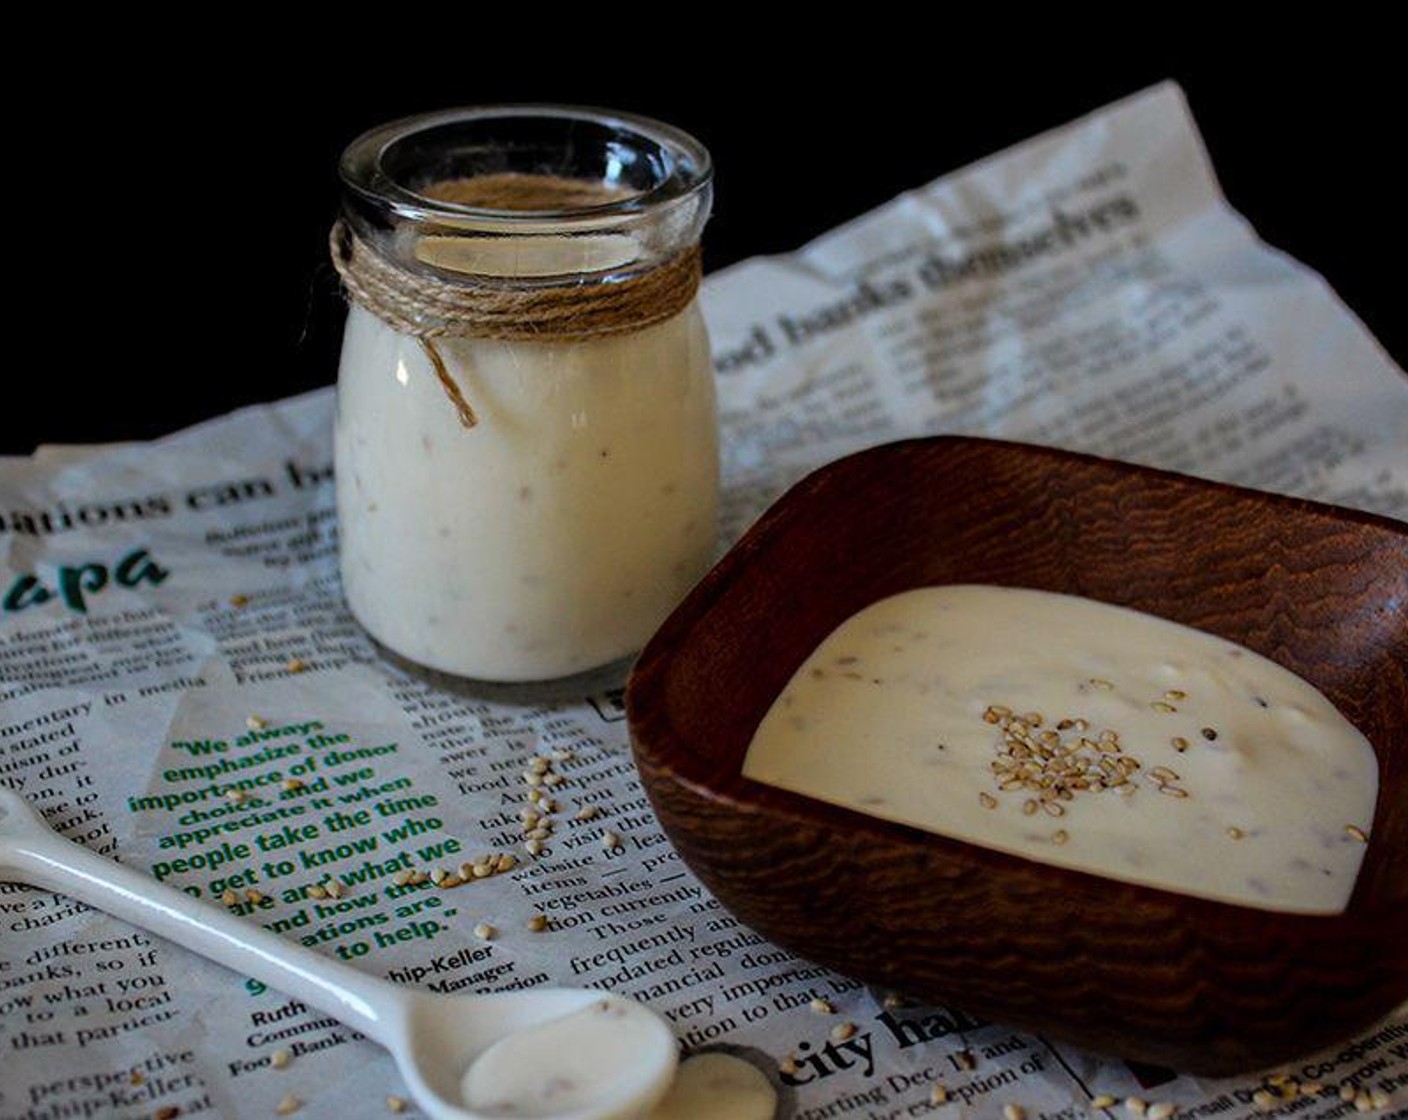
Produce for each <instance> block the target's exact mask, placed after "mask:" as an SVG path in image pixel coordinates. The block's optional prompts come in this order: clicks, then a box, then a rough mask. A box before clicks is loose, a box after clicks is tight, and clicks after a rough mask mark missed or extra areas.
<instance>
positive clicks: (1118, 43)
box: [0, 8, 1408, 452]
mask: <svg viewBox="0 0 1408 1120" xmlns="http://www.w3.org/2000/svg"><path fill="white" fill-rule="evenodd" d="M778 11H781V9H779V10H778ZM800 12H801V10H799V12H798V13H796V15H797V18H800ZM711 13H713V10H712V9H710V10H708V11H705V10H703V9H694V10H691V9H684V8H681V9H678V11H677V12H675V15H676V16H678V17H679V22H676V23H673V24H670V25H669V27H670V28H673V30H670V29H668V28H667V26H666V25H665V24H664V23H662V24H661V26H660V28H659V30H658V33H656V34H653V35H645V36H636V37H633V38H632V40H631V41H630V42H627V41H625V39H624V38H623V37H621V36H620V35H619V33H618V31H617V30H616V29H614V28H613V27H610V26H603V25H602V24H601V21H599V20H598V21H593V22H590V23H588V24H584V27H583V29H582V30H581V31H580V32H578V33H573V32H571V30H570V29H569V32H568V33H567V34H564V35H558V34H553V35H551V36H550V38H551V46H546V47H541V48H539V47H538V46H537V45H536V44H537V42H538V40H537V39H535V38H533V36H534V35H535V34H537V32H536V31H535V30H534V28H533V26H532V25H533V24H534V22H535V21H537V22H539V23H541V25H542V27H543V29H544V32H543V33H544V34H545V35H546V34H548V31H549V30H550V28H551V26H552V25H553V24H554V21H555V17H551V16H549V15H546V14H541V15H533V14H529V13H526V12H525V14H524V17H523V20H522V21H521V22H520V23H519V24H518V25H516V26H514V27H513V28H512V29H511V30H508V31H505V30H504V29H502V28H500V29H497V30H491V29H488V28H486V27H482V26H480V25H479V24H478V22H477V21H471V20H469V19H467V18H460V19H456V18H448V22H447V23H445V24H432V23H428V22H427V17H426V15H425V13H418V15H417V16H415V17H414V18H416V19H417V20H418V21H419V22H418V23H416V24H415V25H414V26H411V25H409V23H408V24H407V25H405V26H402V25H401V24H400V23H399V22H398V20H400V19H404V20H407V21H409V20H411V19H412V15H411V13H409V12H406V13H399V14H398V18H397V19H391V18H389V17H388V16H387V14H386V13H385V12H380V13H379V14H378V16H377V18H376V20H375V21H373V20H371V19H370V18H367V19H365V20H364V21H363V22H362V23H358V22H357V21H356V20H355V19H353V20H350V21H349V22H348V23H347V24H346V26H343V27H340V28H338V29H336V33H334V32H332V31H330V32H328V34H327V35H326V36H323V35H318V36H310V37H308V38H307V39H306V40H303V41H299V42H297V43H292V42H288V41H287V40H286V39H285V38H283V37H282V35H283V33H282V32H279V33H278V34H276V33H275V32H274V31H272V30H263V29H254V28H250V27H242V28H237V29H234V30H231V29H230V28H225V27H222V26H219V25H212V29H211V30H208V31H205V32H202V33H200V34H199V35H195V34H194V33H191V34H190V35H189V36H188V37H186V38H182V39H180V40H172V41H169V42H167V43H166V45H162V43H161V42H160V41H158V40H155V39H152V38H151V37H150V36H148V35H143V34H141V33H134V31H133V29H132V28H126V27H124V28H122V29H121V30H120V32H119V31H118V30H115V31H114V34H115V35H118V36H119V37H118V38H117V39H115V40H114V41H113V43H112V44H111V45H110V46H105V45H104V43H103V42H102V34H101V33H100V32H94V31H93V29H91V28H87V29H86V30H85V39H84V43H83V46H82V50H78V49H76V48H75V49H74V50H72V51H70V50H69V49H68V48H67V47H65V46H63V45H60V47H59V48H58V49H55V50H53V51H52V52H50V51H48V50H47V48H46V50H45V51H44V52H42V54H41V57H42V59H43V66H42V67H41V68H40V71H39V72H40V73H44V74H46V75H47V78H46V79H45V80H43V81H35V82H32V83H30V84H29V85H28V86H27V87H26V88H24V89H23V90H22V92H21V95H20V98H19V102H17V103H16V105H15V106H14V107H13V112H12V119H11V125H10V128H9V129H8V136H7V148H8V162H7V166H8V180H9V184H10V189H9V191H8V195H9V201H8V202H7V208H8V214H9V216H8V221H7V223H6V228H7V242H8V244H9V248H10V264H11V267H12V269H13V272H12V280H14V279H18V280H19V282H20V283H19V287H18V292H19V295H18V298H17V299H15V298H13V297H12V300H11V323H12V329H13V333H12V336H11V337H12V338H15V339H17V340H18V341H17V344H16V351H15V352H14V353H13V354H12V356H11V358H10V360H9V361H8V362H7V365H9V366H10V375H9V377H8V378H7V379H6V380H7V381H8V385H6V387H5V389H4V392H5V398H4V399H5V401H6V404H5V406H4V407H3V409H2V410H0V432H3V436H2V437H0V451H5V452H27V451H30V450H32V449H33V448H34V446H35V445H37V444H39V443H48V442H87V441H94V440H120V439H139V438H147V437H151V436H155V435H160V434H162V433H164V432H167V431H170V430H173V429H175V428H178V427H181V426H184V425H186V424H190V423H194V422H196V421H198V420H201V419H204V418H206V417H209V416H213V415H217V414H219V413H222V412H225V411H228V410H229V409H231V408H234V407H237V406H239V405H242V404H247V403H252V402H255V401H262V400H272V399H277V398H279V397H283V396H287V395H290V394H293V393H296V392H300V391H303V390H306V389H310V388H313V387H316V386H319V385H325V384H330V383H331V382H332V381H333V379H334V376H335V370H336V355H337V347H338V337H339V332H340V323H341V318H340V316H341V305H340V300H339V297H338V295H337V291H336V285H335V282H334V279H335V278H334V275H333V273H332V270H331V268H330V266H328V265H327V264H326V232H327V227H328V225H329V224H330V222H331V219H332V217H333V215H334V212H335V208H336V200H337V183H336V176H335V164H336V160H337V156H338V154H339V152H340V151H341V149H342V147H343V146H344V145H345V144H346V143H347V142H348V141H350V140H351V139H352V138H353V137H354V136H355V135H357V134H358V133H359V132H361V131H362V130H364V129H366V128H368V127H371V126H372V125H375V124H377V123H380V122H382V121H384V120H387V119H389V118H392V117H397V116H402V115H406V114H409V113H415V112H421V111H426V110H431V109H437V108H444V107H447V106H453V105H465V104H473V103H486V102H496V101H518V102H522V101H561V102H571V103H577V104H589V105H602V106H608V107H613V108H618V109H623V110H628V111H633V112H639V113H645V114H647V115H651V116H656V117H659V118H661V119H664V120H668V121H670V122H671V123H674V124H676V125H679V126H680V127H682V128H684V129H686V130H688V131H690V132H692V133H694V134H695V135H696V136H698V137H699V138H700V139H701V140H702V141H704V143H705V144H706V145H707V146H708V147H709V148H710V150H711V152H712V153H713V156H714V160H715V165H716V202H715V211H714V218H713V219H712V221H711V223H710V225H709V227H708V228H707V230H706V233H705V251H706V253H705V266H706V269H707V270H710V271H712V270H715V269H717V268H719V267H722V266H724V265H726V264H729V263H731V262H733V261H736V260H739V259H742V258H745V257H748V256H753V255H756V254H764V253H780V252H788V251H790V250H792V249H795V248H796V247H798V246H800V245H801V244H803V243H804V242H806V241H807V240H809V239H811V238H813V237H815V236H817V235H819V234H821V233H823V232H825V231H826V230H827V229H829V228H831V227H833V226H835V225H837V224H839V223H841V222H844V221H846V220H848V219H850V218H852V217H855V216H857V215H859V214H861V213H862V212H864V211H866V210H868V209H870V208H872V207H875V206H877V205H880V204H882V203H884V202H885V201H887V200H888V199H890V198H892V197H893V196H894V195H896V194H897V193H899V192H901V191H903V190H906V189H908V188H911V187H915V186H919V185H921V184H923V183H925V182H927V181H929V180H930V179H933V178H935V177H937V176H939V175H941V174H943V173H944V172H946V171H950V170H952V169H954V168H957V167H961V166H963V165H965V164H967V163H969V162H971V161H973V160H975V159H978V158H981V157H982V156H985V155H988V154H990V153H992V152H995V151H998V150H999V149H1001V148H1003V147H1006V146H1008V145H1011V144H1014V143H1017V142H1019V141H1021V140H1023V139H1025V138H1027V137H1029V136H1032V135H1035V134H1036V133H1038V132H1041V131H1043V130H1045V129H1048V128H1052V127H1054V126H1057V125H1060V124H1063V123H1065V122H1067V121H1069V120H1071V119H1074V118H1075V117H1078V116H1080V115H1082V114H1084V113H1087V112H1090V111H1092V110H1094V109H1097V108H1099V107H1101V106H1102V105H1105V104H1107V103H1109V102H1111V101H1113V100H1116V99H1118V98H1120V97H1122V96H1125V95H1128V94H1130V93H1133V92H1136V91H1138V90H1140V89H1142V88H1145V87H1146V86H1149V85H1152V84H1154V83H1156V82H1158V81H1160V80H1163V79H1165V78H1173V79H1175V80H1177V81H1178V82H1179V83H1180V84H1181V85H1182V87H1183V89H1184V92H1185V94H1186V95H1187V97H1188V99H1189V102H1190V103H1191V106H1192V109H1193V112H1194V116H1195V118H1196V119H1197V121H1198V123H1199V126H1200V128H1201V130H1202V132H1203V136H1204V140H1205V142H1206V144H1207V147H1208V149H1209V151H1210V153H1211V155H1212V159H1213V163H1214V166H1215V168H1216V169H1217V172H1218V175H1219V177H1220V179H1221V182H1222V184H1223V187H1224V189H1225V191H1226V193H1227V194H1228V196H1229V197H1230V199H1231V202H1232V204H1233V206H1234V207H1235V208H1236V209H1237V210H1239V211H1240V212H1241V213H1242V214H1243V215H1244V216H1246V217H1247V218H1248V219H1249V220H1250V221H1251V222H1252V224H1253V225H1254V226H1255V227H1256V229H1257V231H1258V232H1259V233H1260V234H1261V236H1262V237H1263V238H1264V239H1265V240H1267V241H1268V242H1270V243H1271V244H1273V245H1275V246H1277V247H1278V248H1280V249H1283V250H1285V251H1287V252H1289V253H1290V254H1292V255H1293V256H1295V257H1297V258H1299V259H1300V260H1302V261H1304V262H1305V263H1307V264H1309V265H1310V266H1311V267H1313V268H1315V269H1317V270H1318V271H1319V272H1321V273H1322V274H1323V275H1324V276H1326V278H1327V279H1328V280H1329V281H1330V283H1331V284H1332V285H1333V286H1334V288H1335V289H1336V290H1337V291H1338V292H1339V294H1340V296H1341V297H1342V298H1343V299H1344V300H1345V302H1346V303H1347V304H1348V305H1349V306H1350V307H1351V308H1352V309H1353V310H1354V311H1355V312H1356V313H1357V314H1358V315H1360V317H1361V318H1363V319H1364V320H1365V321H1366V323H1367V324H1368V326H1369V328H1370V329H1371V330H1372V331H1373V332H1374V333H1375V334H1376V335H1377V336H1378V338H1379V339H1380V341H1381V342H1382V343H1383V345H1384V346H1385V348H1386V349H1387V350H1388V351H1389V353H1390V354H1391V355H1392V356H1393V357H1394V358H1395V359H1396V360H1397V361H1398V363H1399V364H1400V365H1402V364H1404V363H1405V360H1408V331H1406V330H1405V327H1404V322H1403V315H1402V313H1401V308H1402V306H1403V299H1402V296H1403V292H1404V284H1403V281H1402V275H1403V269H1404V249H1405V239H1404V236H1403V231H1404V222H1403V217H1402V210H1403V208H1404V207H1405V206H1408V199H1406V198H1405V196H1404V192H1403V188H1402V181H1401V179H1399V178H1398V175H1397V165H1398V163H1399V161H1400V160H1401V154H1400V150H1401V147H1402V140H1403V135H1404V115H1405V114H1404V109H1405V107H1408V97H1405V94H1404V92H1403V73H1402V71H1403V68H1404V64H1403V62H1402V61H1401V60H1400V59H1398V58H1397V57H1395V55H1394V53H1393V49H1392V47H1391V46H1390V44H1391V43H1393V42H1395V41H1396V39H1395V37H1394V36H1392V35H1391V34H1390V33H1389V31H1388V30H1387V29H1386V28H1383V27H1378V28H1376V27H1373V26H1362V27H1360V26H1355V27H1337V26H1333V25H1331V26H1324V27H1316V28H1312V29H1311V30H1312V32H1313V34H1312V35H1310V36H1307V37H1306V39H1305V41H1304V42H1302V43H1299V44H1296V45H1293V46H1286V45H1285V44H1276V43H1272V42H1270V41H1267V40H1264V39H1262V38H1260V37H1257V38H1252V39H1249V40H1248V41H1245V42H1238V43H1233V42H1228V41H1227V40H1226V39H1225V38H1223V37H1222V36H1221V32H1217V33H1214V31H1212V30H1209V29H1192V30H1191V31H1190V33H1189V34H1188V35H1187V36H1186V38H1187V41H1186V42H1178V43H1175V42H1171V41H1170V40H1169V39H1168V37H1167V36H1166V35H1163V34H1161V35H1160V36H1158V37H1157V39H1156V38H1155V37H1154V36H1153V35H1152V33H1150V32H1147V31H1146V32H1141V33H1138V34H1136V33H1134V32H1129V31H1123V32H1120V31H1115V32H1111V31H1110V29H1109V28H1106V29H1105V31H1104V37H1101V38H1098V39H1090V38H1086V37H1085V36H1083V35H1074V36H1070V39H1069V41H1068V39H1067V38H1066V37H1063V34H1062V33H1058V32H1057V31H1052V32H1051V33H1050V35H1049V36H1048V35H1047V33H1045V32H1037V31H1034V30H1033V29H1031V28H1025V29H1021V28H1016V27H1011V28H1003V27H994V28H993V29H990V30H989V31H988V32H987V33H986V34H985V35H978V34H977V33H975V32H969V33H968V34H966V35H965V36H962V37H959V36H955V35H947V36H946V35H945V34H940V32H939V31H938V30H935V27H937V25H935V27H931V28H930V29H929V30H928V31H924V30H922V29H921V25H918V24H916V23H914V22H913V20H912V19H907V20H905V21H903V22H896V23H895V24H893V25H892V26H889V27H886V28H878V27H875V26H869V27H861V26H855V27H851V26H847V27H843V28H840V29H839V30H836V29H833V30H832V31H831V32H829V33H826V34H825V35H823V36H822V37H821V38H813V37H812V36H813V34H814V33H813V32H808V33H807V35H805V36H801V33H800V32H799V33H798V34H799V36H800V37H798V38H795V39H794V38H791V37H789V35H787V34H785V33H783V34H774V35H773V36H770V37H769V38H768V39H767V41H761V40H760V39H759V37H758V33H757V32H756V30H754V29H751V28H750V27H749V26H748V25H746V24H744V23H738V22H728V21H725V20H723V19H721V18H718V17H717V16H715V17H714V18H712V19H710V18H708V17H709V16H710V15H711ZM859 14H860V13H857V12H854V11H852V12H850V13H849V17H850V18H851V19H856V18H858V17H859ZM809 16H810V17H813V18H814V17H815V13H814V12H809ZM623 18H624V15H623ZM643 18H645V17H644V16H639V13H638V17H637V18H635V19H634V25H635V26H636V27H637V30H639V25H640V22H641V19H643ZM652 18H654V17H652ZM696 22H698V23H701V24H706V25H707V26H704V27H703V28H702V29H700V30H695V29H693V25H694V23H696ZM1014 22H1015V20H1014ZM157 30H158V29H156V28H153V29H150V31H151V32H152V34H156V32H157ZM169 30H170V29H169V28H164V29H162V33H166V32H168V31H169ZM1066 30H1067V31H1069V28H1067V29H1066ZM1194 32H1196V33H1194ZM183 34H184V33H183ZM1112 34H1113V35H1114V36H1115V37H1114V38H1110V37H1109V36H1110V35H1112ZM1121 36H1122V37H1121ZM1009 39H1015V40H1016V41H1015V42H1014V41H1009ZM134 44H136V45H134ZM1334 374H1335V371H1333V370H1327V371H1326V376H1327V377H1333V376H1334Z"/></svg>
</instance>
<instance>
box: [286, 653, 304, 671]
mask: <svg viewBox="0 0 1408 1120" xmlns="http://www.w3.org/2000/svg"><path fill="white" fill-rule="evenodd" d="M285 668H286V669H288V671H289V672H290V673H301V672H303V671H304V670H305V669H307V668H308V662H306V661H304V660H303V658H301V657H290V658H289V659H288V664H287V665H285Z"/></svg>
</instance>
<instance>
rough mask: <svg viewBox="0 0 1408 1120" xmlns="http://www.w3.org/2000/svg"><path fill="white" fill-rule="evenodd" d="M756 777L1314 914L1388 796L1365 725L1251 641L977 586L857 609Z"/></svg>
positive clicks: (821, 655) (925, 825)
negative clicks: (1382, 794) (1381, 791)
mask: <svg viewBox="0 0 1408 1120" xmlns="http://www.w3.org/2000/svg"><path fill="white" fill-rule="evenodd" d="M1026 717H1030V718H1026ZM743 773H744V775H745V776H746V777H749V778H752V779H754V780H756V781H759V782H764V783H766V784H769V785H773V786H778V787H781V788H784V789H788V790H791V791H793V792H796V793H800V794H805V795H807V796H810V797H815V798H818V799H820V800H824V801H828V802H832V803H834V804H837V805H842V806H845V807H847V808H850V809H855V810H857V811H859V812H862V813H867V814H870V815H871V816H875V817H880V818H883V819H886V820H892V821H899V822H902V823H905V824H909V825H913V826H915V827H918V828H922V829H926V830H928V831H931V832H935V833H939V834H941V835H945V836H950V837H954V838H956V839H959V840H965V841H968V842H970V843H974V844H979V845H983V846H985V847H989V848H994V849H997V850H1000V851H1004V852H1010V853H1013V854H1016V855H1020V856H1025V857H1027V858H1030V859H1034V860H1040V861H1042V862H1045V863H1048V864H1054V865H1057V866H1061V867H1068V868H1074V869H1077V870H1080V871H1086V872H1090V873H1092V874H1096V875H1103V876H1106V877H1109V878H1112V879H1119V880H1123V881H1127V882H1135V883H1141V884H1145V885H1148V886H1154V887H1159V888H1162V889H1165V890H1170V891H1177V892H1179V893H1183V894H1188V895H1194V896H1198V897H1202V898H1210V899H1216V900H1219V901H1223V902H1232V903H1237V904H1240V905H1244V906H1252V907H1258V908H1262V909H1268V910H1281V911H1292V912H1302V913H1338V912H1340V911H1342V910H1343V909H1344V908H1345V906H1346V905H1347V904H1348V901H1349V898H1350V895H1351V893H1352V891H1353V888H1354V881H1355V877H1356V876H1357V874H1358V871H1359V866H1360V863H1361V861H1362V859H1363V855H1364V851H1365V847H1366V843H1367V836H1368V833H1369V830H1370V826H1371V823H1372V818H1373V813H1374V803H1375V799H1376V797H1377V793H1378V763H1377V759H1376V758H1375V755H1374V751H1373V748H1372V746H1371V745H1370V744H1369V742H1368V740H1367V739H1365V738H1364V736H1363V735H1362V734H1361V733H1360V732H1359V731H1358V730H1357V729H1356V728H1355V727H1354V726H1353V725H1352V724H1350V723H1349V721H1348V720H1346V719H1345V718H1344V717H1343V716H1342V715H1341V714H1340V713H1339V712H1338V711H1337V710H1336V709H1335V707H1334V706H1333V705H1332V704H1331V703H1330V702H1329V701H1328V700H1327V699H1326V698H1325V697H1324V696H1323V695H1322V694H1321V693H1320V692H1319V691H1318V690H1317V689H1315V688H1314V687H1313V686H1312V685H1310V684H1309V683H1308V682H1306V681H1304V680H1302V679H1301V678H1299V677H1298V676H1296V675H1295V674H1294V673H1291V672H1289V671H1288V670H1286V669H1284V668H1282V667H1281V666H1279V665H1277V664H1275V663H1274V662H1272V661H1270V660H1268V659H1266V658H1264V657H1262V656H1260V655H1259V654H1257V653H1254V652H1253V651H1251V650H1249V649H1246V648H1244V647H1242V646H1239V645H1236V644H1234V643H1232V642H1229V641H1226V640H1225V639H1222V638H1218V637H1215V636H1213V635H1211V634H1206V633H1203V632H1201V631H1198V630H1194V629H1191V628H1189V627H1186V626H1180V625H1178V624H1176V623H1172V622H1168V621H1166V620H1164V619H1160V618H1156V617H1153V616H1151V615H1147V614H1142V613H1140V612H1137V611H1132V610H1127V609H1124V608H1120V607H1114V606H1110V605H1108V604H1104V603H1098V602H1094V601H1092V600H1089V599H1082V598H1078V597H1075V596H1069V595H1058V594H1053V593H1050V592H1042V591H1032V590H1026V589H1020V588H1002V587H986V586H974V585H963V586H946V587H929V588H921V589H917V590H914V591H910V592H906V593H904V594H901V595H896V596H893V597H891V598H889V599H885V600H882V601H880V602H878V603H875V604H873V605H871V606H870V607H867V608H866V609H865V610H863V611H861V612H860V613H858V614H856V615H854V616H852V617H851V618H850V619H848V620H847V621H846V622H844V623H843V624H842V625H841V626H840V627H839V628H838V629H837V630H836V631H834V632H833V633H832V634H831V635H830V636H829V637H827V638H826V640H825V641H823V642H822V644H821V645H820V646H818V647H817V649H816V650H815V651H813V653H812V654H811V655H810V656H809V657H808V658H807V660H806V661H805V662H804V663H803V665H802V666H801V667H800V668H799V669H798V670H797V672H796V674H795V675H794V676H793V678H792V679H791V681H789V683H788V684H787V686H786V687H785V688H784V689H783V691H782V692H781V694H780V695H779V696H778V698H777V700H776V701H775V702H774V704H773V706H772V708H771V709H770V710H769V711H768V713H767V715H766V716H765V717H764V719H763V721H762V723H761V724H760V726H759V727H758V730H757V732H756V734H755V736H754V739H753V741H752V743H751V745H750V747H749V749H748V754H747V757H746V759H745V761H744V765H743Z"/></svg>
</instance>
